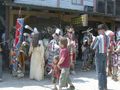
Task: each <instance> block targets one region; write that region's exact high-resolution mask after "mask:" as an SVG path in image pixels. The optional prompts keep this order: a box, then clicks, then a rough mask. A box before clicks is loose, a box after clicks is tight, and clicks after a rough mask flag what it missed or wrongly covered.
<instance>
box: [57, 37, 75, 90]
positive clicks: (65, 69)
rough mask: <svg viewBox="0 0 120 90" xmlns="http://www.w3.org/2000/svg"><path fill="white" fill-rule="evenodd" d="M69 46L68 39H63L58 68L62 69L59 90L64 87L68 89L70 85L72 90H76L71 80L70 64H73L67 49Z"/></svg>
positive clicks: (61, 40)
mask: <svg viewBox="0 0 120 90" xmlns="http://www.w3.org/2000/svg"><path fill="white" fill-rule="evenodd" d="M67 44H68V41H67V38H65V37H62V38H61V39H60V48H61V49H60V60H59V62H58V67H59V68H60V69H61V74H60V78H59V89H58V90H62V87H67V85H68V84H69V85H70V89H71V90H74V89H75V87H74V86H73V84H72V82H71V80H70V78H69V70H70V64H71V63H72V62H71V61H70V55H69V50H68V48H67Z"/></svg>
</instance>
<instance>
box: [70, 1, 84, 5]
mask: <svg viewBox="0 0 120 90" xmlns="http://www.w3.org/2000/svg"><path fill="white" fill-rule="evenodd" d="M72 4H74V5H81V4H82V0H72Z"/></svg>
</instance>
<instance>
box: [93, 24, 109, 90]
mask: <svg viewBox="0 0 120 90" xmlns="http://www.w3.org/2000/svg"><path fill="white" fill-rule="evenodd" d="M106 30H107V26H106V25H104V24H100V25H98V28H97V32H98V36H97V37H96V39H95V40H94V42H93V43H92V46H91V47H92V49H93V50H95V60H96V71H97V73H98V87H99V90H107V76H106V62H107V50H108V47H109V38H108V36H107V35H106V34H105V31H106Z"/></svg>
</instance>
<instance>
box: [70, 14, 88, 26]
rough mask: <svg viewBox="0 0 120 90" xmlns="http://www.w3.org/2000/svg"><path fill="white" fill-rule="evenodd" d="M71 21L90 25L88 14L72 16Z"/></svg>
mask: <svg viewBox="0 0 120 90" xmlns="http://www.w3.org/2000/svg"><path fill="white" fill-rule="evenodd" d="M71 22H72V24H74V25H81V26H88V15H87V14H83V15H80V16H79V17H75V18H72V19H71Z"/></svg>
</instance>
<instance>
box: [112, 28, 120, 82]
mask: <svg viewBox="0 0 120 90" xmlns="http://www.w3.org/2000/svg"><path fill="white" fill-rule="evenodd" d="M116 37H117V41H116V48H115V50H114V57H113V74H112V79H113V80H114V81H118V71H119V67H120V28H118V30H117V34H116Z"/></svg>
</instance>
